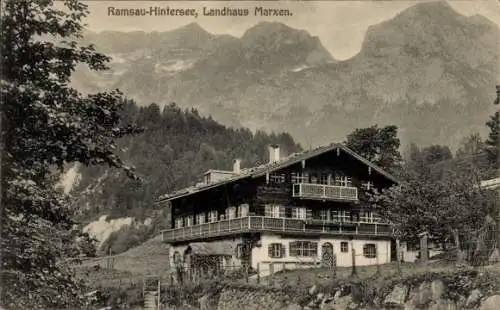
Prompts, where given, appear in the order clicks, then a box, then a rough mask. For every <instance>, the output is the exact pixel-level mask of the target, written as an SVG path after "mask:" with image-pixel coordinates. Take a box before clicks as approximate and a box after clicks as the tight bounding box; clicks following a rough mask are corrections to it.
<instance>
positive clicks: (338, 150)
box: [337, 147, 340, 156]
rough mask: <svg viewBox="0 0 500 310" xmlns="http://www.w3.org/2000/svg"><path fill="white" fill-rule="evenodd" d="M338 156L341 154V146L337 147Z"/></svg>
mask: <svg viewBox="0 0 500 310" xmlns="http://www.w3.org/2000/svg"><path fill="white" fill-rule="evenodd" d="M337 156H340V148H339V147H338V148H337Z"/></svg>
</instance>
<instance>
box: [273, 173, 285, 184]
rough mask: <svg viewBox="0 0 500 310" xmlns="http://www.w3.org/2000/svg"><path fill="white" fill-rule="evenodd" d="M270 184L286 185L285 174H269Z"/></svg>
mask: <svg viewBox="0 0 500 310" xmlns="http://www.w3.org/2000/svg"><path fill="white" fill-rule="evenodd" d="M269 182H270V183H285V174H284V173H271V174H269Z"/></svg>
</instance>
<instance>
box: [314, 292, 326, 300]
mask: <svg viewBox="0 0 500 310" xmlns="http://www.w3.org/2000/svg"><path fill="white" fill-rule="evenodd" d="M316 298H317V299H318V300H322V299H323V298H325V294H323V293H318V295H316Z"/></svg>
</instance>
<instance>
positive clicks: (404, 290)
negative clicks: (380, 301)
mask: <svg viewBox="0 0 500 310" xmlns="http://www.w3.org/2000/svg"><path fill="white" fill-rule="evenodd" d="M407 294H408V287H407V286H406V285H403V284H398V285H396V286H394V287H393V289H392V291H391V293H390V294H389V295H387V296H386V297H385V299H384V304H386V305H390V306H398V305H399V306H403V305H404V304H405V299H406V295H407Z"/></svg>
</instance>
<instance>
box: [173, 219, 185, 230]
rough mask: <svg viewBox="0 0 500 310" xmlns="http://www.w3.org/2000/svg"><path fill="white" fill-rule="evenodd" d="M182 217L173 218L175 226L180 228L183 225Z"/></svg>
mask: <svg viewBox="0 0 500 310" xmlns="http://www.w3.org/2000/svg"><path fill="white" fill-rule="evenodd" d="M182 224H183V222H182V218H178V219H175V228H181V227H182V226H183V225H182Z"/></svg>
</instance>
